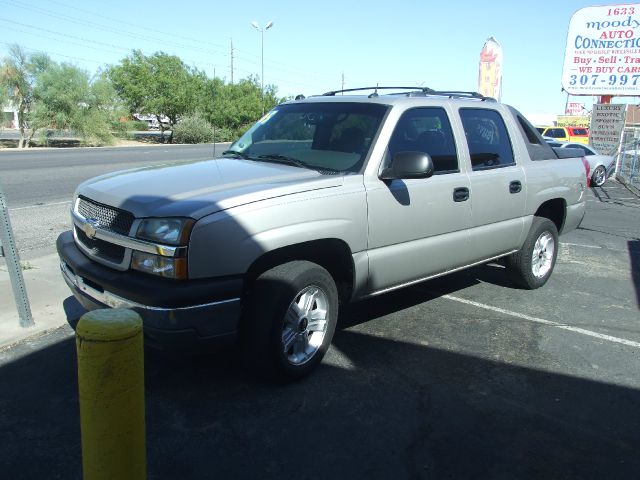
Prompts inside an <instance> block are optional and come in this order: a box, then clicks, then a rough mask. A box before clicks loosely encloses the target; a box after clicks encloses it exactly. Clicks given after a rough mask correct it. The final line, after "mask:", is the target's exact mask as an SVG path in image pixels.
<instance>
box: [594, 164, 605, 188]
mask: <svg viewBox="0 0 640 480" xmlns="http://www.w3.org/2000/svg"><path fill="white" fill-rule="evenodd" d="M606 181H607V171H606V169H605V168H604V166H602V165H599V166H597V167H596V169H595V170H594V171H593V174H592V175H591V183H592V184H593V185H595V186H596V187H601V186H602V185H604V182H606Z"/></svg>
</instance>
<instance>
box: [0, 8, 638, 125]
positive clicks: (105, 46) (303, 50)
mask: <svg viewBox="0 0 640 480" xmlns="http://www.w3.org/2000/svg"><path fill="white" fill-rule="evenodd" d="M618 3H619V2H614V1H606V0H604V1H603V0H600V1H598V2H588V1H579V0H555V1H548V0H537V1H528V2H520V1H490V0H489V1H484V2H480V1H457V0H449V1H447V2H430V1H426V0H424V1H417V0H416V1H409V0H397V1H396V2H389V1H378V0H369V1H368V2H347V1H344V0H343V1H334V0H324V1H322V2H313V3H311V2H310V3H304V2H299V1H297V2H294V1H289V0H283V1H277V2H267V1H259V2H258V1H254V0H245V1H242V2H215V1H211V0H209V1H202V0H187V1H183V2H175V1H172V2H169V1H163V0H135V1H123V0H109V1H104V0H103V1H100V2H98V1H94V0H83V1H74V0H0V57H4V56H5V55H6V53H7V49H8V46H9V44H11V43H18V44H19V45H21V46H23V47H25V48H26V49H27V51H29V52H31V51H36V50H37V51H44V52H47V53H48V54H50V55H51V57H53V58H54V59H55V60H57V61H66V62H70V63H73V64H75V65H77V66H79V67H81V68H83V69H85V70H87V71H89V72H90V73H94V72H96V71H97V70H98V69H99V68H100V67H102V66H104V65H107V64H114V63H118V61H119V60H121V59H122V58H124V57H125V56H127V55H128V54H129V53H130V51H131V50H132V49H134V48H135V49H140V50H142V51H143V52H144V53H146V54H152V53H154V52H156V51H159V50H162V51H164V52H167V53H170V54H175V55H178V56H179V57H180V58H182V60H183V61H185V62H186V63H187V64H189V65H192V66H195V67H197V68H199V69H202V70H205V71H206V72H207V73H208V74H209V76H213V75H214V72H215V75H216V76H218V77H222V78H225V79H226V80H227V81H229V80H230V79H231V65H230V64H231V60H230V57H231V41H233V47H234V79H235V80H237V79H239V78H244V77H247V76H248V75H252V74H253V75H260V69H261V60H260V58H261V57H260V47H261V38H260V37H261V35H260V33H259V32H258V31H256V30H255V29H254V28H252V27H251V25H250V23H251V22H252V21H254V20H255V21H257V22H258V23H259V24H260V25H262V26H264V25H265V24H266V23H267V22H268V21H273V22H274V26H273V27H272V28H271V29H269V30H267V31H266V32H265V33H264V52H265V53H264V58H265V60H264V77H265V79H264V80H265V83H267V84H275V85H276V86H277V87H278V93H279V94H280V95H282V96H286V95H296V94H298V93H303V94H305V95H312V94H317V93H322V92H325V91H327V90H334V89H338V88H340V87H341V83H342V76H343V75H344V85H345V88H352V87H358V86H370V85H375V84H379V85H381V86H382V85H410V86H413V85H421V86H429V87H431V88H435V89H447V90H472V91H475V90H477V78H478V61H479V54H480V50H481V48H482V46H483V44H484V42H485V40H486V39H487V38H488V37H491V36H493V37H494V38H495V39H496V40H498V41H499V42H500V44H501V45H502V48H503V53H504V61H503V93H502V100H503V102H505V103H509V104H511V105H513V106H515V107H516V108H518V109H519V110H521V111H522V112H523V113H525V114H526V115H529V116H535V115H537V114H541V113H550V114H562V113H563V112H564V105H565V102H566V100H567V97H566V94H565V93H562V92H561V75H562V65H563V60H564V50H565V44H566V37H567V29H568V26H569V20H570V19H571V16H572V14H573V13H574V12H575V11H576V10H578V9H580V8H584V7H588V6H594V5H608V4H611V5H614V4H618ZM593 100H594V99H593V97H571V101H579V102H584V103H585V104H586V105H587V108H588V109H590V108H591V103H592V102H593ZM631 101H633V102H635V98H634V99H632V100H631Z"/></svg>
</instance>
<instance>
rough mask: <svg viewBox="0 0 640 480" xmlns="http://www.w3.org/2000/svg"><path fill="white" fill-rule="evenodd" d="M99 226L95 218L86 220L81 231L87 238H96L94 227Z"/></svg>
mask: <svg viewBox="0 0 640 480" xmlns="http://www.w3.org/2000/svg"><path fill="white" fill-rule="evenodd" d="M98 226H100V222H98V219H96V218H87V219H86V221H85V223H83V224H82V231H83V232H84V233H85V235H86V236H87V237H89V238H96V227H98Z"/></svg>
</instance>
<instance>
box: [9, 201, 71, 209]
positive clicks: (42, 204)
mask: <svg viewBox="0 0 640 480" xmlns="http://www.w3.org/2000/svg"><path fill="white" fill-rule="evenodd" d="M65 203H69V204H70V203H71V202H70V201H69V200H67V201H65V202H54V203H41V204H40V205H29V206H26V207H14V208H10V209H9V210H11V211H13V210H26V209H28V208H42V207H48V206H50V205H64V204H65Z"/></svg>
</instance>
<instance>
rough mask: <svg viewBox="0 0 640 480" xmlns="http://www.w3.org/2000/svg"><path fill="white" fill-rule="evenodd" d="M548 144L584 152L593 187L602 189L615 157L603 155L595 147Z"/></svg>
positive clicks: (549, 142) (565, 143)
mask: <svg viewBox="0 0 640 480" xmlns="http://www.w3.org/2000/svg"><path fill="white" fill-rule="evenodd" d="M547 143H548V144H549V145H550V146H552V147H556V148H576V149H578V150H581V151H582V152H584V158H586V159H587V162H589V167H590V169H591V185H593V186H596V187H601V186H602V185H603V184H604V182H606V181H607V172H609V167H610V166H611V165H612V164H613V161H614V159H615V157H612V156H610V155H601V154H599V153H598V152H597V151H596V150H594V149H593V147H590V146H588V145H584V144H582V143H575V142H556V141H549V140H547Z"/></svg>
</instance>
